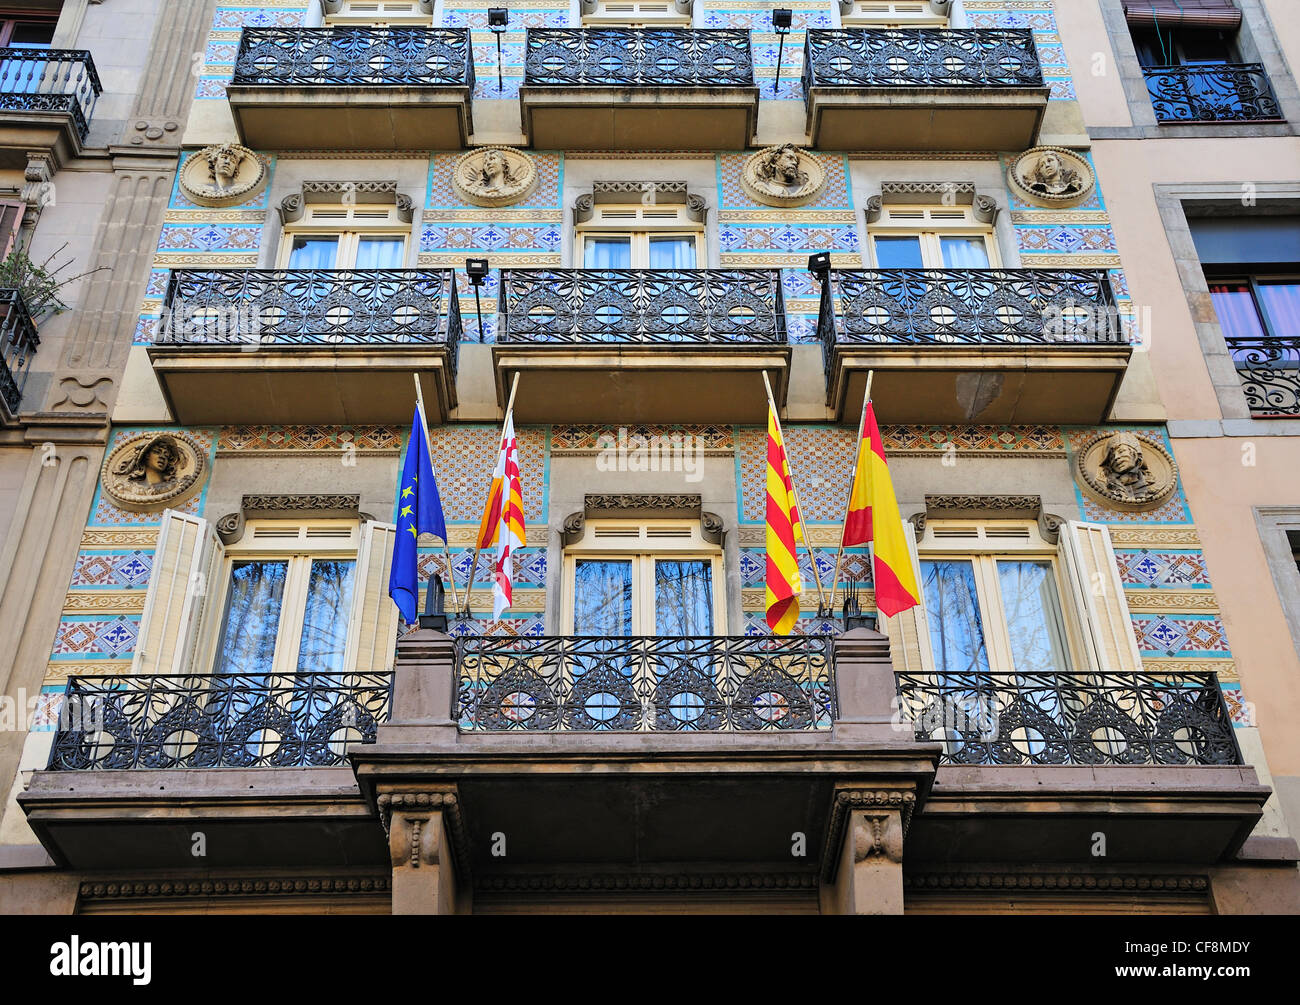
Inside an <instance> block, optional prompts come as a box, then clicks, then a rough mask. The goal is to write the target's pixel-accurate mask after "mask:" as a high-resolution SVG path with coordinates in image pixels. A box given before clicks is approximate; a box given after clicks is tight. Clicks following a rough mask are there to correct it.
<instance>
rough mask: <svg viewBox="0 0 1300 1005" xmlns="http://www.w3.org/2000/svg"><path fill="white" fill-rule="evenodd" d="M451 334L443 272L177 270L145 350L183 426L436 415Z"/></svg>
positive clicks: (455, 307) (449, 375)
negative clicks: (418, 399)
mask: <svg viewBox="0 0 1300 1005" xmlns="http://www.w3.org/2000/svg"><path fill="white" fill-rule="evenodd" d="M460 336H461V326H460V304H459V300H458V299H457V297H456V295H455V279H454V277H453V275H452V273H451V271H450V270H436V269H433V270H421V269H411V270H397V269H393V270H382V269H376V270H310V269H298V270H286V271H264V270H258V269H236V270H229V271H213V272H206V271H192V270H177V271H173V272H172V274H171V279H170V280H169V282H168V285H167V294H166V298H165V300H164V302H163V316H162V321H161V323H160V328H159V331H158V336H157V338H156V339H155V341H154V344H153V345H152V346H150V348H149V358H150V360H151V361H152V363H153V368H154V374H155V376H157V378H158V382H159V384H160V385H161V387H162V391H163V394H164V396H165V397H166V399H167V403H168V406H169V407H170V408H171V410H172V414H173V415H174V416H175V418H176V421H177V422H181V423H184V424H187V425H190V424H192V425H205V424H210V423H223V422H255V423H256V422H265V423H273V424H279V423H296V422H320V423H338V424H343V425H351V424H355V423H403V422H407V421H409V420H410V412H411V400H412V399H411V395H412V377H411V375H412V374H414V373H417V372H418V373H419V374H420V375H421V377H422V379H423V380H424V387H425V392H426V402H425V404H426V408H427V409H428V415H429V421H430V422H441V421H443V420H444V419H445V418H446V415H447V413H448V411H449V410H450V409H451V408H452V407H454V405H455V402H456V381H455V370H456V354H457V347H458V345H459V342H460ZM430 390H432V391H433V394H432V395H430V394H429V393H428V392H429V391H430Z"/></svg>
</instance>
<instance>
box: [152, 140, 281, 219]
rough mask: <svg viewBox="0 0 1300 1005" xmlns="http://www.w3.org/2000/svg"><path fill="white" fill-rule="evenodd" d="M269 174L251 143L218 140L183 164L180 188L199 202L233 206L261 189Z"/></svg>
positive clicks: (209, 204) (192, 200)
mask: <svg viewBox="0 0 1300 1005" xmlns="http://www.w3.org/2000/svg"><path fill="white" fill-rule="evenodd" d="M147 128H148V127H146V131H147ZM269 177H270V172H269V171H268V170H267V168H266V164H264V163H263V162H262V160H261V159H260V158H259V157H258V156H257V154H255V153H253V151H251V150H249V149H248V147H245V146H241V145H240V144H238V143H218V144H214V145H212V146H209V147H204V148H203V149H202V150H200V151H199V152H198V153H196V154H192V155H191V156H190V157H189V159H188V160H186V161H185V163H184V164H182V165H181V171H180V188H181V192H183V193H184V195H185V198H187V199H189V200H190V202H192V203H195V204H197V205H199V206H233V205H235V204H237V203H241V202H247V201H248V200H250V199H252V198H253V197H254V196H255V195H257V194H258V193H259V192H261V191H262V189H263V188H265V187H266V183H267V180H268V178H269Z"/></svg>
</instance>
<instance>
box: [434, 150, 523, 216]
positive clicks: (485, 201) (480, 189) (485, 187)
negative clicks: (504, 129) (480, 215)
mask: <svg viewBox="0 0 1300 1005" xmlns="http://www.w3.org/2000/svg"><path fill="white" fill-rule="evenodd" d="M536 184H537V165H536V164H534V163H533V159H532V158H531V157H529V156H528V155H527V154H526V153H524V152H523V151H522V150H516V149H515V148H514V147H479V148H478V149H477V150H471V151H470V152H469V153H467V154H465V156H463V157H462V158H460V160H458V161H457V162H456V167H455V170H454V171H453V172H452V185H453V186H454V187H455V189H456V192H457V194H458V195H459V196H460V197H461V198H462V199H464V200H465V201H466V202H468V203H472V204H473V205H475V206H509V205H510V204H511V203H514V202H519V201H521V200H522V199H524V198H526V197H527V196H528V194H529V193H530V192H532V190H533V187H534V186H535V185H536Z"/></svg>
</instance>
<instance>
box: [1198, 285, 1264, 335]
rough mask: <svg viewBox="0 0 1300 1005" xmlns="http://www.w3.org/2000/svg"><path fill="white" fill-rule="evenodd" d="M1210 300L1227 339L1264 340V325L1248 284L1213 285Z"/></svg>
mask: <svg viewBox="0 0 1300 1005" xmlns="http://www.w3.org/2000/svg"><path fill="white" fill-rule="evenodd" d="M1210 300H1211V302H1212V303H1213V304H1214V313H1215V314H1217V315H1218V318H1219V325H1220V326H1221V327H1222V328H1223V334H1224V336H1226V337H1227V338H1262V337H1263V336H1264V325H1263V323H1262V322H1261V321H1260V320H1259V311H1257V310H1256V309H1255V298H1254V296H1253V295H1252V294H1251V292H1250V286H1249V285H1247V284H1246V283H1211V284H1210Z"/></svg>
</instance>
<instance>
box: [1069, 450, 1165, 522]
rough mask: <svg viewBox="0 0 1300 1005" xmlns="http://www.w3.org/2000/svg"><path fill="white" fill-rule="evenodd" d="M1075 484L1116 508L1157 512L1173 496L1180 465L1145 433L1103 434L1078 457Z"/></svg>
mask: <svg viewBox="0 0 1300 1005" xmlns="http://www.w3.org/2000/svg"><path fill="white" fill-rule="evenodd" d="M1075 481H1077V482H1078V484H1079V487H1080V488H1082V489H1083V490H1084V491H1085V492H1087V493H1088V495H1090V496H1092V497H1093V498H1094V499H1096V500H1097V501H1098V502H1100V503H1102V505H1104V506H1109V507H1111V508H1113V509H1120V510H1127V511H1130V512H1140V511H1142V510H1149V509H1154V508H1155V507H1157V506H1159V505H1161V504H1162V503H1164V502H1165V501H1166V500H1168V499H1169V497H1170V496H1172V495H1173V494H1174V489H1175V488H1177V486H1178V464H1177V462H1175V461H1174V458H1173V455H1172V454H1170V453H1169V451H1168V450H1166V449H1165V446H1164V444H1163V443H1161V442H1160V441H1159V440H1156V439H1155V438H1153V437H1151V436H1147V435H1146V434H1144V433H1133V432H1129V431H1121V432H1117V433H1103V434H1101V435H1099V436H1096V437H1094V438H1093V439H1091V440H1089V441H1088V442H1087V443H1086V444H1084V446H1083V447H1082V448H1081V449H1080V450H1079V451H1078V453H1077V454H1076V455H1075Z"/></svg>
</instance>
